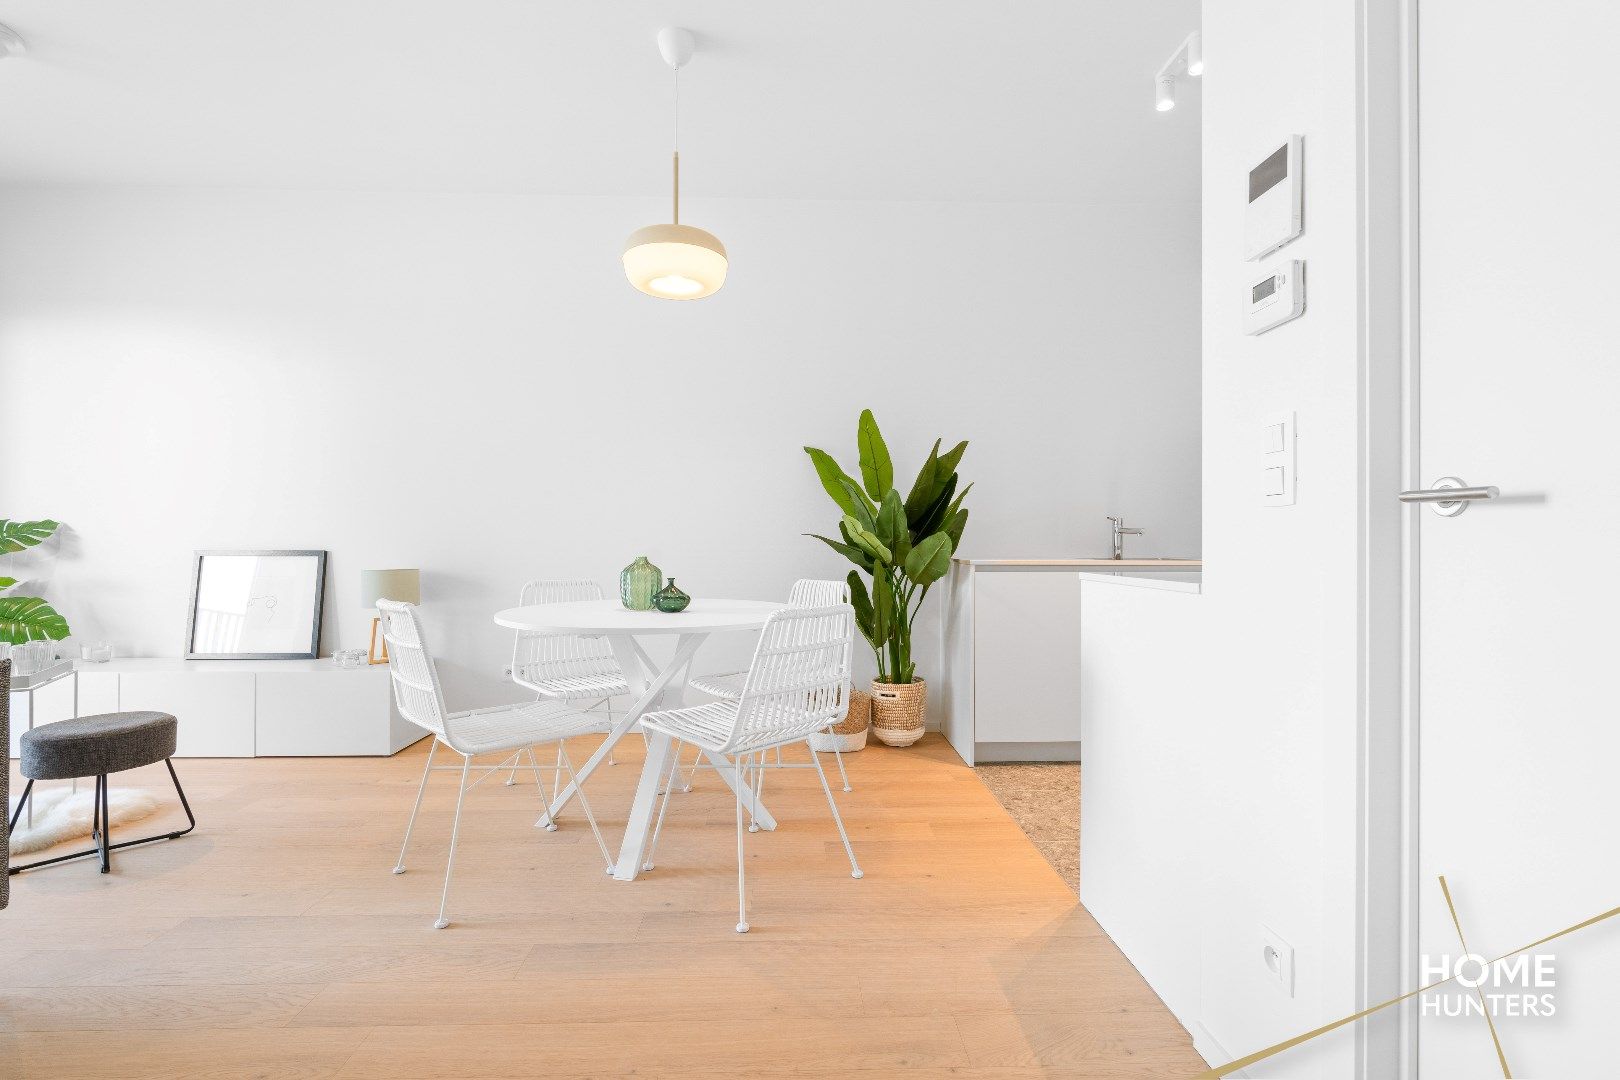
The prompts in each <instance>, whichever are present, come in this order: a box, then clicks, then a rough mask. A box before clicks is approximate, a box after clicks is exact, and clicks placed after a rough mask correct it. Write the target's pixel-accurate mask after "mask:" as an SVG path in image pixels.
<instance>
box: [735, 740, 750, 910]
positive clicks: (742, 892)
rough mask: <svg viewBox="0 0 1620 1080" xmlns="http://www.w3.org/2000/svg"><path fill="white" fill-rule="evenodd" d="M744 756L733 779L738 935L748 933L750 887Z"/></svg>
mask: <svg viewBox="0 0 1620 1080" xmlns="http://www.w3.org/2000/svg"><path fill="white" fill-rule="evenodd" d="M742 759H743V756H742V755H741V754H738V755H737V756H736V757H735V758H734V759H733V765H732V769H733V777H734V779H735V781H736V783H735V784H733V790H734V791H735V793H736V795H737V933H739V934H746V933H748V887H747V876H746V873H747V872H746V870H745V869H744V865H743V863H744V860H745V859H746V858H747V855H746V853H745V852H744V850H743V837H745V836H747V835H748V834H747V832H745V831H744V830H743V812H742V793H743V767H742Z"/></svg>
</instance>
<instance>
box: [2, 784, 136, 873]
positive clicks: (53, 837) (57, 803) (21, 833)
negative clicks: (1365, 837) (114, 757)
mask: <svg viewBox="0 0 1620 1080" xmlns="http://www.w3.org/2000/svg"><path fill="white" fill-rule="evenodd" d="M95 791H96V784H95V781H94V780H93V779H92V780H87V781H81V782H80V784H79V790H78V792H77V793H75V792H74V791H73V789H72V788H71V787H69V786H67V785H65V784H64V785H60V786H58V785H55V784H53V785H52V786H51V787H48V788H45V789H43V790H41V789H40V788H38V787H36V788H35V789H34V794H33V797H32V798H30V799H29V800H28V803H29V805H30V806H32V807H33V808H34V827H33V828H31V829H30V828H29V827H28V811H26V810H24V811H23V816H22V817H21V818H19V819H18V821H17V831H16V832H14V833H12V834H11V854H12V857H13V858H15V857H16V856H18V855H27V854H29V853H30V852H34V851H44V850H45V849H46V848H48V847H54V846H55V845H57V844H60V843H61V842H62V841H64V840H71V839H73V838H74V837H75V836H89V835H90V815H91V811H92V809H93V808H92V806H91V802H92V801H93V799H94V796H95ZM20 797H21V796H20V795H19V796H18V798H20ZM157 806H158V803H157V799H155V798H154V797H153V796H152V795H151V794H149V793H148V792H145V791H140V790H136V789H133V788H113V789H112V790H111V791H109V792H107V811H108V813H109V814H110V815H111V817H112V823H113V825H114V827H116V826H119V825H122V824H123V823H124V822H126V821H139V820H140V819H141V818H143V817H150V816H151V815H152V814H153V813H155V812H156V810H157ZM16 810H17V802H16V799H13V800H12V803H11V806H9V807H8V808H7V810H6V817H7V819H8V820H9V818H10V816H11V815H12V814H13V813H15V812H16ZM112 839H113V841H114V842H115V843H116V842H117V840H118V835H117V833H116V832H115V833H114V834H113V838H112Z"/></svg>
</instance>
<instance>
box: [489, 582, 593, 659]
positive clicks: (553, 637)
mask: <svg viewBox="0 0 1620 1080" xmlns="http://www.w3.org/2000/svg"><path fill="white" fill-rule="evenodd" d="M600 599H602V586H600V585H598V584H597V583H596V582H594V581H590V580H588V579H585V578H574V579H568V580H562V579H558V580H549V581H547V580H541V581H530V582H526V583H525V584H524V586H523V590H522V591H521V592H520V593H518V606H519V607H529V606H531V605H534V604H566V603H570V602H572V601H578V600H600ZM613 663H614V659H613V647H612V646H611V645H609V644H608V640H607V638H605V637H581V636H579V635H578V634H549V633H543V632H538V631H533V630H519V631H518V632H517V635H516V636H515V637H514V638H513V639H512V671H513V672H514V673H515V674H516V675H518V676H519V677H520V678H521V677H523V676H524V674H525V673H526V672H528V673H535V672H536V671H537V670H538V671H541V672H546V673H550V672H570V671H573V669H575V668H578V669H580V673H583V672H584V671H594V670H599V669H601V668H602V667H603V666H604V665H612V664H613Z"/></svg>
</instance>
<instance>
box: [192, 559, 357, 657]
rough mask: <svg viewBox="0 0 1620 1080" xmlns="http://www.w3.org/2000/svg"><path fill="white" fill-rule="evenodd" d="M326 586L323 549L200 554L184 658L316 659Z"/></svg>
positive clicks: (195, 565)
mask: <svg viewBox="0 0 1620 1080" xmlns="http://www.w3.org/2000/svg"><path fill="white" fill-rule="evenodd" d="M325 589H326V552H325V551H321V550H313V549H312V550H300V549H285V548H267V549H254V550H213V551H198V552H195V553H194V556H193V561H192V568H191V602H190V603H189V604H188V605H187V607H186V650H185V657H186V659H187V660H314V659H315V658H316V657H318V656H319V655H320V647H321V610H322V604H323V601H324V596H325Z"/></svg>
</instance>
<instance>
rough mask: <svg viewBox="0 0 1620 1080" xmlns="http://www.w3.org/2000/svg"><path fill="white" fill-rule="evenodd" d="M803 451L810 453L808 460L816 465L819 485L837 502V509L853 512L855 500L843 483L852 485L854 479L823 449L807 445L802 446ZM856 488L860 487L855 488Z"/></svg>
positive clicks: (847, 512)
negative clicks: (819, 480)
mask: <svg viewBox="0 0 1620 1080" xmlns="http://www.w3.org/2000/svg"><path fill="white" fill-rule="evenodd" d="M804 452H805V453H807V454H809V455H810V461H811V463H812V464H813V465H815V467H816V476H817V477H819V478H820V479H821V486H822V487H823V488H825V489H826V490H827V494H828V495H830V496H832V501H833V502H835V503H837V504H838V509H840V510H842V511H843V512H844V513H846V514H853V513H854V512H855V505H856V504H855V500H854V499H853V498H851V497H850V494H849V488H848V487H846V486H845V485H846V484H847V485H849V487H854V486H855V481H853V480H851V479H850V478H849V476H848V474H846V473H845V472H844V470H843V469H841V468H839V466H838V462H836V461H834V460H833V459H832V455H831V454H829V453H827V452H826V451H825V450H817V449H816V448H815V447H813V446H807V447H805V448H804ZM856 490H857V491H858V490H860V489H859V488H856Z"/></svg>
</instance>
